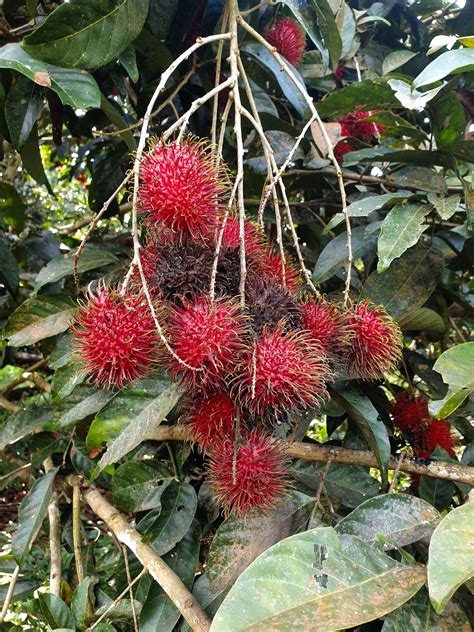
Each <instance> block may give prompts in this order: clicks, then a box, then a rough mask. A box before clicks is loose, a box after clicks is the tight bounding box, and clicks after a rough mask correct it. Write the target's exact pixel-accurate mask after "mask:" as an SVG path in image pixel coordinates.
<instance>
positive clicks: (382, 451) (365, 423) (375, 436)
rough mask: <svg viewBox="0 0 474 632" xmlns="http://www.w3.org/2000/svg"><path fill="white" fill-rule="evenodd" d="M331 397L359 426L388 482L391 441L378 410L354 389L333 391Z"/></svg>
mask: <svg viewBox="0 0 474 632" xmlns="http://www.w3.org/2000/svg"><path fill="white" fill-rule="evenodd" d="M331 396H332V397H333V398H334V399H335V400H336V402H338V403H339V404H341V405H342V406H343V408H344V410H345V411H346V412H347V414H348V415H349V417H350V418H351V419H353V420H354V421H355V422H356V424H357V425H358V427H359V429H360V431H361V432H362V434H363V435H364V438H365V440H366V441H367V443H368V444H369V446H370V447H371V448H372V450H373V451H374V454H375V456H376V458H377V462H378V464H379V467H380V470H381V473H382V480H383V481H385V482H386V481H387V466H388V461H389V459H390V440H389V438H388V433H387V429H386V427H385V424H384V423H383V421H382V419H381V418H380V416H379V413H378V411H377V409H376V408H375V406H374V405H373V404H372V402H371V401H370V399H369V398H368V397H366V396H364V395H362V394H361V393H359V392H358V391H357V390H356V389H354V388H350V387H344V388H343V389H342V388H341V389H340V390H339V389H338V390H331Z"/></svg>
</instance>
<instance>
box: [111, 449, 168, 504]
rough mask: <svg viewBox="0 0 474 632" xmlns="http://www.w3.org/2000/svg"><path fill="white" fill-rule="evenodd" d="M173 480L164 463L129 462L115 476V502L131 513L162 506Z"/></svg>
mask: <svg viewBox="0 0 474 632" xmlns="http://www.w3.org/2000/svg"><path fill="white" fill-rule="evenodd" d="M173 479H174V476H173V474H172V473H171V472H170V471H169V470H168V468H167V467H166V466H165V465H164V464H162V463H156V462H155V461H150V462H147V461H128V463H124V464H123V465H121V466H120V467H119V468H118V469H117V471H116V472H115V474H114V478H113V481H112V493H113V496H114V502H115V503H117V505H118V506H119V507H121V508H122V509H124V510H125V511H128V512H130V513H134V512H136V511H146V510H147V509H153V508H154V507H157V506H159V505H160V498H161V495H162V493H163V492H164V491H165V489H166V487H167V486H168V485H169V484H170V482H171V481H172V480H173Z"/></svg>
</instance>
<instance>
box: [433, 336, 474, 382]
mask: <svg viewBox="0 0 474 632" xmlns="http://www.w3.org/2000/svg"><path fill="white" fill-rule="evenodd" d="M473 366H474V342H464V343H462V344H460V345H456V346H455V347H451V348H450V349H447V350H446V351H444V352H443V353H442V354H441V355H440V356H439V358H438V359H437V360H436V362H435V364H434V367H433V369H434V370H435V371H438V373H441V375H442V377H443V380H444V382H446V384H449V386H451V387H452V388H453V389H461V388H470V389H474V375H473V371H472V368H473Z"/></svg>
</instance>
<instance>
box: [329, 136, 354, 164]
mask: <svg viewBox="0 0 474 632" xmlns="http://www.w3.org/2000/svg"><path fill="white" fill-rule="evenodd" d="M351 151H354V147H352V145H351V144H350V143H349V142H348V141H346V140H340V141H339V142H338V143H337V144H336V145H335V146H334V155H335V156H336V160H337V161H338V162H340V161H341V160H342V159H343V158H344V156H345V155H346V154H348V153H349V152H351Z"/></svg>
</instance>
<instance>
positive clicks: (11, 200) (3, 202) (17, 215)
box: [0, 182, 25, 233]
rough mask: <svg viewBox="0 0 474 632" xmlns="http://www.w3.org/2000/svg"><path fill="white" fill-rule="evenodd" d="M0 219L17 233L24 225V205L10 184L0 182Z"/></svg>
mask: <svg viewBox="0 0 474 632" xmlns="http://www.w3.org/2000/svg"><path fill="white" fill-rule="evenodd" d="M0 219H1V221H2V222H3V223H4V224H6V225H7V226H12V228H13V229H14V230H15V231H16V232H17V233H19V232H20V231H21V230H22V229H23V226H24V225H25V205H24V204H23V200H22V199H21V197H20V195H19V193H18V191H17V190H16V189H15V187H14V186H12V185H11V184H7V183H6V182H0Z"/></svg>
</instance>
